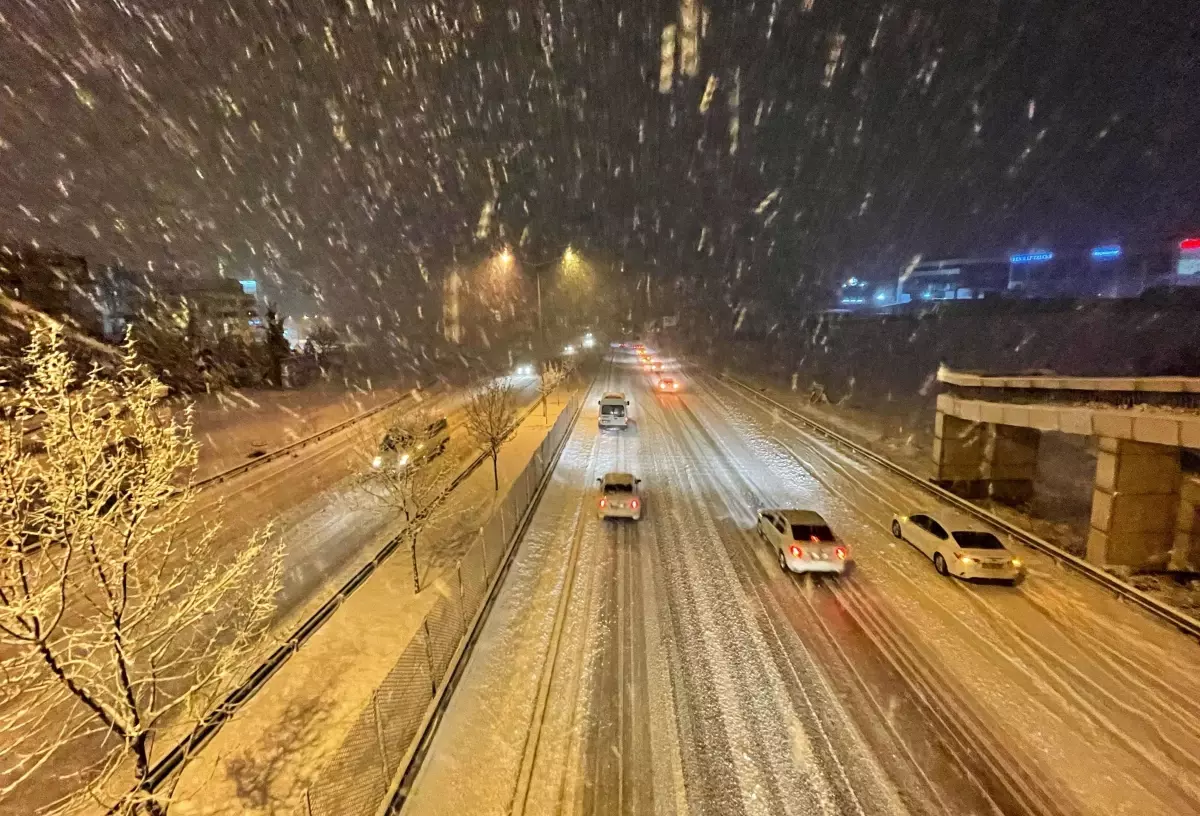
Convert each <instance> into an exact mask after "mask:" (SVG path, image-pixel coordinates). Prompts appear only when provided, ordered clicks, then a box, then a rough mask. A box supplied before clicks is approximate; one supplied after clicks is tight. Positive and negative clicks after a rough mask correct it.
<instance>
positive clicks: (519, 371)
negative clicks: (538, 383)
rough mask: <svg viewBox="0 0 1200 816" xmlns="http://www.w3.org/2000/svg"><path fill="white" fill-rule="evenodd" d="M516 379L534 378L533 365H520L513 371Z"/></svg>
mask: <svg viewBox="0 0 1200 816" xmlns="http://www.w3.org/2000/svg"><path fill="white" fill-rule="evenodd" d="M513 376H514V377H532V376H533V365H532V364H531V363H518V364H517V366H516V368H514V369H513Z"/></svg>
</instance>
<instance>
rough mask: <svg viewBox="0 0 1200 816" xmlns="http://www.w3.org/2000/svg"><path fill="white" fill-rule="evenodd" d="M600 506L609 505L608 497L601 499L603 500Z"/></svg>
mask: <svg viewBox="0 0 1200 816" xmlns="http://www.w3.org/2000/svg"><path fill="white" fill-rule="evenodd" d="M600 506H601V507H608V499H601V500H600Z"/></svg>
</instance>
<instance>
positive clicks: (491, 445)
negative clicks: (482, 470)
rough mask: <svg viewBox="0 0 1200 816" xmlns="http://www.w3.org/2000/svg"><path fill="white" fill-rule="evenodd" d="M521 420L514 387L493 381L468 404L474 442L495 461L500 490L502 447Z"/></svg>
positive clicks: (494, 472)
mask: <svg viewBox="0 0 1200 816" xmlns="http://www.w3.org/2000/svg"><path fill="white" fill-rule="evenodd" d="M516 418H517V399H516V395H515V394H514V393H513V389H512V386H510V385H508V384H506V383H503V382H497V381H493V382H490V383H488V384H487V385H486V386H484V387H483V388H481V389H480V390H478V391H476V392H475V393H474V394H472V395H471V398H470V400H468V401H467V406H466V426H467V435H468V436H469V437H470V438H471V441H472V442H473V443H474V444H475V446H476V447H478V448H479V449H480V450H482V451H483V452H484V453H486V454H487V455H488V456H489V457H490V458H491V460H492V481H493V483H494V485H495V489H496V490H497V491H498V490H500V470H499V465H498V464H497V462H498V460H499V456H500V446H501V445H503V444H504V440H505V439H506V438H507V437H508V434H509V432H510V431H512V426H513V422H515V421H516Z"/></svg>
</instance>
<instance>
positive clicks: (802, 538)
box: [758, 510, 850, 574]
mask: <svg viewBox="0 0 1200 816" xmlns="http://www.w3.org/2000/svg"><path fill="white" fill-rule="evenodd" d="M758 534H759V536H760V537H761V538H762V539H763V540H765V541H766V542H767V543H768V544H770V545H771V547H772V548H773V549H774V550H775V554H776V557H777V558H778V560H779V567H780V569H783V570H787V571H789V572H833V573H838V574H841V573H843V572H845V571H846V564H848V563H849V562H850V548H849V547H847V546H846V545H845V544H843V543H841V542H839V541H838V540H837V537H836V536H835V535H834V534H833V530H831V529H830V528H829V525H828V524H826V523H825V519H823V518H821V514H820V513H817V512H814V511H812V510H760V511H759V512H758Z"/></svg>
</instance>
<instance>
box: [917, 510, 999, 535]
mask: <svg viewBox="0 0 1200 816" xmlns="http://www.w3.org/2000/svg"><path fill="white" fill-rule="evenodd" d="M912 516H929V518H931V519H933V520H934V521H936V522H937V523H938V524H940V525H942V526H943V527H945V528H946V529H947V530H949V531H950V532H956V531H958V530H974V531H976V532H980V533H990V532H992V531H991V530H989V529H988V528H987V527H986V526H984V525H983V524H981V523H980V522H978V521H975V520H974V519H972V518H970V517H968V516H965V515H962V514H960V513H956V512H954V511H953V510H918V511H916V512H915V513H910V514H909V517H910V518H911V517H912Z"/></svg>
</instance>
